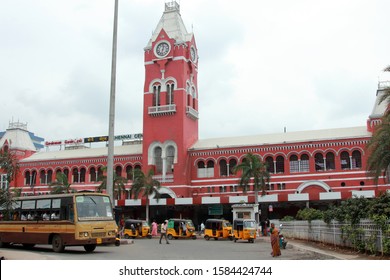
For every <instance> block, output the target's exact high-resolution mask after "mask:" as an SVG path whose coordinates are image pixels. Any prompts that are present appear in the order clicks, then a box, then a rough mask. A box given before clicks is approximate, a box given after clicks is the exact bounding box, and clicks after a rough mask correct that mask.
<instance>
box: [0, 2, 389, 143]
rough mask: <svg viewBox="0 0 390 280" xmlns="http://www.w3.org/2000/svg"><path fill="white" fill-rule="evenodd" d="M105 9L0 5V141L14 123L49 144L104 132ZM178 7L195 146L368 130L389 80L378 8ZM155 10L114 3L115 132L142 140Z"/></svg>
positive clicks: (150, 5) (100, 5)
mask: <svg viewBox="0 0 390 280" xmlns="http://www.w3.org/2000/svg"><path fill="white" fill-rule="evenodd" d="M113 3H114V1H109V0H98V1H88V0H68V1H50V0H36V1H28V0H14V1H7V2H6V3H2V8H1V10H0V40H1V44H0V63H1V67H0V89H1V99H2V102H1V103H0V111H1V119H0V131H3V130H5V129H6V128H7V127H8V121H10V120H11V119H12V118H14V120H20V121H22V122H28V128H29V129H30V130H31V131H33V132H35V134H36V135H39V136H42V137H44V138H45V139H46V140H53V139H67V138H74V137H87V136H99V135H107V134H108V108H109V104H108V102H109V93H110V73H111V44H112V28H113V8H114V7H113V5H114V4H113ZM180 4H181V15H182V18H183V20H184V22H185V24H186V27H187V29H188V30H189V31H191V30H193V31H194V33H195V37H196V42H197V46H198V49H199V56H200V60H199V74H198V75H199V76H198V87H199V110H200V120H199V129H200V137H201V138H212V137H224V136H239V135H250V134H262V133H273V132H280V131H283V129H284V127H287V130H288V131H293V130H294V131H297V130H298V131H299V130H311V129H321V128H331V127H348V126H360V125H365V121H366V118H367V117H368V115H369V114H370V113H371V110H372V106H373V103H374V100H375V93H376V89H377V82H378V79H389V80H390V75H386V74H383V73H381V70H382V69H383V68H384V67H385V66H387V65H389V64H390V52H389V51H388V50H389V49H390V37H389V36H387V34H388V30H387V29H388V26H390V17H389V16H388V11H389V10H390V3H389V2H388V1H386V0H373V1H369V0H355V1H352V0H347V1H336V0H328V1H309V0H297V1H287V0H279V1H256V0H242V1H239V2H237V1H223V0H214V1H206V0H200V1H189V0H182V1H181V3H180ZM21 7H23V9H21ZM163 9H164V4H163V3H162V1H160V0H147V1H145V0H137V1H119V30H118V61H117V86H116V88H117V93H116V128H115V131H116V133H115V134H127V133H139V132H142V102H143V87H144V74H145V73H144V71H145V70H144V65H143V48H144V47H145V46H146V44H147V42H148V40H149V38H150V36H151V34H152V31H153V30H154V28H155V27H156V25H157V23H158V21H159V19H160V17H161V15H162V12H163Z"/></svg>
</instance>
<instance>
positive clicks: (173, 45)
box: [143, 1, 198, 186]
mask: <svg viewBox="0 0 390 280" xmlns="http://www.w3.org/2000/svg"><path fill="white" fill-rule="evenodd" d="M144 51H145V56H144V58H145V84H144V111H143V166H144V171H146V170H148V169H150V168H153V169H154V173H155V175H157V176H158V178H161V179H160V181H161V182H162V183H163V185H167V186H169V185H187V184H188V183H189V180H190V169H189V168H190V167H189V166H187V164H188V162H189V161H188V158H187V157H188V153H187V151H188V148H189V147H191V146H192V145H193V144H194V143H195V142H196V141H197V140H198V86H197V82H198V81H197V72H198V55H197V48H196V43H195V38H194V35H193V33H189V32H187V29H186V27H185V25H184V23H183V20H182V18H181V15H180V5H179V4H178V3H177V2H176V1H172V2H168V3H165V10H164V13H163V15H162V17H161V19H160V21H159V22H158V24H157V27H156V29H155V30H154V32H153V34H152V37H151V38H150V40H149V42H148V44H147V46H146V47H145V48H144Z"/></svg>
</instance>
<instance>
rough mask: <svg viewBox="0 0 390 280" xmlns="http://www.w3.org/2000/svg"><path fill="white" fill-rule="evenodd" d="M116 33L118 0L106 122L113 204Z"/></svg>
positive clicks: (115, 13)
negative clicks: (107, 118)
mask: <svg viewBox="0 0 390 280" xmlns="http://www.w3.org/2000/svg"><path fill="white" fill-rule="evenodd" d="M117 33H118V0H115V8H114V31H113V39H112V61H111V91H110V112H109V121H108V122H109V124H108V157H107V193H108V195H109V196H110V199H111V201H112V203H113V206H115V201H114V186H113V183H114V128H115V83H116V49H117Z"/></svg>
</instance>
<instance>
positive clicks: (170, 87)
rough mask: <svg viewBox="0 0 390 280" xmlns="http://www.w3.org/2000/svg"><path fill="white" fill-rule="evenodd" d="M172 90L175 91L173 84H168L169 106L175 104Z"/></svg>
mask: <svg viewBox="0 0 390 280" xmlns="http://www.w3.org/2000/svg"><path fill="white" fill-rule="evenodd" d="M174 89H175V84H174V83H169V84H167V100H166V102H167V105H170V104H175V99H174V94H173V92H174Z"/></svg>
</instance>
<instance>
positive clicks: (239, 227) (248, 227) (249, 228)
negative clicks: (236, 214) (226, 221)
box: [233, 219, 256, 243]
mask: <svg viewBox="0 0 390 280" xmlns="http://www.w3.org/2000/svg"><path fill="white" fill-rule="evenodd" d="M233 234H234V242H236V241H237V240H239V239H242V240H248V242H249V243H254V241H255V239H256V221H255V220H252V219H235V220H234V221H233Z"/></svg>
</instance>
